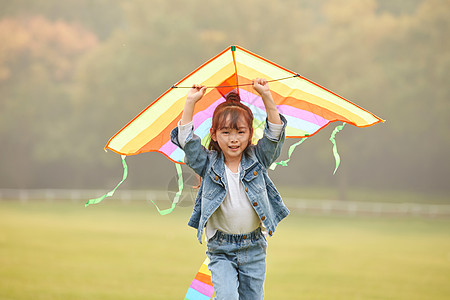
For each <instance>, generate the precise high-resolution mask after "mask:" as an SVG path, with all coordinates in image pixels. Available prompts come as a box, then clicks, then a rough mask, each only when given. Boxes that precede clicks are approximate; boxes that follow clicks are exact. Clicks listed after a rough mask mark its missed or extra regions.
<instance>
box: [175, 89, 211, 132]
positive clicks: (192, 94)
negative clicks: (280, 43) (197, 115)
mask: <svg viewBox="0 0 450 300" xmlns="http://www.w3.org/2000/svg"><path fill="white" fill-rule="evenodd" d="M205 92H206V87H205V86H203V85H200V84H194V85H193V86H192V88H191V89H190V90H189V92H188V95H187V97H186V103H185V104H184V110H183V115H182V116H181V120H180V125H186V124H188V123H190V122H192V117H193V116H194V108H195V104H196V103H197V102H198V101H199V100H200V99H202V97H203V95H205Z"/></svg>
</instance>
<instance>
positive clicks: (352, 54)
mask: <svg viewBox="0 0 450 300" xmlns="http://www.w3.org/2000/svg"><path fill="white" fill-rule="evenodd" d="M26 2H27V1H18V2H8V5H6V8H7V9H5V10H3V13H2V15H3V19H1V21H0V37H2V40H5V41H6V42H5V44H4V46H2V47H1V48H0V95H1V107H2V110H1V112H0V114H1V121H0V136H1V139H2V141H6V144H7V146H6V149H7V153H8V156H9V157H10V158H8V159H4V158H2V169H1V171H0V176H1V177H0V178H2V183H3V185H4V186H18V185H19V184H18V182H19V181H18V178H20V177H26V176H22V175H23V174H24V173H26V174H31V175H29V176H28V177H29V178H27V179H26V180H25V179H23V178H22V179H21V180H22V181H23V183H22V185H25V186H37V185H39V184H45V185H48V186H53V183H54V182H55V179H54V177H55V176H53V177H52V176H49V179H48V181H45V180H43V179H42V178H37V177H36V176H35V174H36V172H38V170H39V168H41V167H42V166H48V165H52V166H54V168H55V170H60V168H61V167H64V168H67V169H68V170H70V172H71V174H72V175H74V177H73V178H72V180H71V182H70V184H72V185H79V186H89V185H91V186H96V187H98V186H101V185H104V184H105V180H106V179H100V178H99V177H98V176H96V175H95V174H100V175H106V174H108V172H110V171H111V170H113V168H115V167H114V165H118V163H117V158H116V157H115V156H114V155H105V154H104V153H102V151H101V149H102V148H103V146H104V145H105V143H106V139H107V138H108V137H110V136H112V135H113V134H114V133H115V132H116V131H117V130H119V129H120V126H122V125H124V124H125V123H126V122H127V121H129V120H130V119H131V118H132V117H134V116H135V115H136V114H137V113H138V112H140V111H141V110H142V109H143V108H145V107H146V106H147V105H148V104H150V103H151V101H152V100H153V99H156V98H157V97H158V96H159V95H160V94H162V93H163V92H164V91H165V90H166V89H168V88H169V87H170V86H171V85H172V84H173V83H175V82H176V81H178V80H179V79H181V78H182V77H183V76H184V75H186V74H188V73H189V72H191V71H192V70H193V69H195V68H196V67H198V66H199V65H200V64H201V63H203V62H204V61H206V60H207V59H209V58H210V57H212V56H214V55H215V54H216V53H217V52H219V51H221V50H223V49H224V48H226V47H227V46H229V45H232V44H238V45H241V46H243V47H245V48H247V49H250V50H252V51H254V52H256V53H258V54H260V55H262V56H264V57H266V58H268V59H270V60H273V61H275V62H277V63H279V64H281V65H283V66H285V67H287V68H289V69H291V70H294V71H296V72H299V73H300V74H302V75H303V76H305V77H307V78H309V79H311V80H313V81H315V82H318V83H320V84H321V85H323V86H326V87H327V88H329V89H331V90H333V91H335V92H337V93H338V94H341V95H342V96H344V97H345V98H347V99H350V100H352V101H354V102H356V103H358V104H359V105H361V106H362V107H364V108H366V109H368V110H370V111H372V112H374V113H376V114H378V115H379V116H380V117H382V118H384V119H386V120H387V122H386V123H385V124H381V125H377V126H374V127H370V128H366V129H357V128H350V126H347V127H346V128H345V130H344V131H343V132H342V133H340V134H339V135H338V140H337V141H338V147H339V149H340V152H341V155H342V159H343V162H342V166H341V169H340V170H339V171H338V174H337V175H336V176H334V177H333V176H331V173H332V171H331V170H332V168H333V167H332V165H333V161H332V159H333V158H332V155H331V145H330V144H329V142H328V137H329V132H330V130H332V128H329V129H325V130H324V132H323V133H321V134H319V135H317V136H315V137H314V138H312V139H311V140H310V141H308V142H307V143H304V144H303V145H302V147H301V148H299V149H298V150H297V151H296V154H294V156H295V159H294V160H293V161H292V162H291V165H290V167H289V168H287V169H285V170H282V171H279V172H277V174H276V175H274V177H276V179H277V181H278V182H280V183H282V184H283V183H284V184H291V185H299V184H300V185H322V184H323V185H330V184H337V183H335V181H337V180H342V182H347V184H352V185H354V186H365V187H373V188H379V187H383V188H410V189H419V190H426V191H430V190H441V191H448V185H447V183H446V178H448V176H449V175H450V160H448V159H447V158H446V152H448V150H447V149H449V146H450V136H449V135H448V133H447V132H446V131H447V129H448V128H449V127H450V105H449V102H448V99H449V86H448V83H447V81H448V78H449V69H450V66H449V64H450V51H449V50H450V45H449V41H448V39H447V37H446V36H447V33H448V31H449V29H450V21H449V20H450V19H449V18H448V15H449V13H450V3H449V2H448V1H445V0H414V1H406V0H405V1H395V2H392V1H387V0H378V1H377V0H349V1H346V2H345V3H344V2H342V1H338V0H320V1H306V0H301V1H298V0H286V1H283V2H282V3H281V2H276V1H270V2H264V3H261V1H256V0H249V1H237V0H229V1H227V2H226V3H225V2H223V1H218V0H211V1H201V0H193V1H189V2H186V1H181V0H171V1H163V0H157V1H145V0H134V1H117V2H111V1H100V2H96V3H97V4H95V6H94V7H93V8H94V11H95V12H96V13H97V14H96V17H99V18H100V19H99V20H100V21H98V23H96V22H95V18H93V17H86V15H85V14H84V12H85V11H86V10H87V8H88V7H90V6H91V5H93V3H94V2H92V1H88V0H85V1H67V2H64V3H65V4H61V3H63V2H58V1H49V2H51V3H57V2H58V4H55V7H57V8H58V9H51V5H44V6H43V7H38V6H37V5H30V6H29V7H27V6H26V5H25V3H26ZM14 3H15V4H14ZM38 15H41V16H38ZM38 104H39V105H38ZM19 117H20V118H21V119H20V121H19V122H18V120H17V118H19ZM37 124H41V125H39V126H38V125H37ZM288 144H289V142H288ZM286 148H287V147H286ZM18 149H20V151H19V150H18ZM11 157H13V159H11ZM148 157H149V159H150V161H151V164H153V165H156V166H158V168H161V169H166V168H167V166H169V165H170V163H169V162H168V161H166V160H165V159H164V158H160V157H159V155H157V154H153V155H149V156H148ZM3 160H5V161H4V162H3ZM136 160H137V159H136ZM19 162H23V164H24V166H23V167H22V168H19V169H15V165H16V164H19ZM68 162H70V163H68ZM74 162H76V163H74ZM132 164H133V163H132ZM149 164H150V163H149ZM68 165H70V167H68ZM89 167H91V168H89ZM92 167H95V168H97V169H96V170H93V169H92ZM119 167H120V166H119ZM139 167H140V168H139ZM136 168H137V170H135V171H134V172H135V173H136V174H138V175H136V177H139V178H146V180H145V181H138V180H136V181H134V182H135V186H142V187H144V186H148V185H149V182H151V183H150V185H156V184H164V182H163V181H161V179H160V177H161V176H160V175H161V174H160V173H158V174H152V172H149V171H148V168H149V166H148V165H147V167H142V166H138V163H137V164H136ZM114 170H115V171H117V172H118V173H120V168H118V169H114ZM60 172H61V171H59V173H60ZM170 172H171V171H170V168H169V170H168V173H170ZM11 174H15V175H14V176H10V175H11ZM329 174H330V175H329ZM118 176H119V175H118ZM58 177H59V178H61V176H58ZM62 178H65V177H64V176H62ZM74 178H75V179H74ZM86 178H87V180H86ZM107 180H116V178H115V177H114V178H113V179H107ZM57 182H61V184H63V185H64V184H65V185H68V184H69V183H67V178H66V179H64V180H63V179H60V181H57ZM108 183H109V181H108Z"/></svg>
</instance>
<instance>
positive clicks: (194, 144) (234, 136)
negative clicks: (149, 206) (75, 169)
mask: <svg viewBox="0 0 450 300" xmlns="http://www.w3.org/2000/svg"><path fill="white" fill-rule="evenodd" d="M253 88H254V89H255V90H256V91H257V92H258V93H259V94H260V96H261V98H262V100H263V102H264V106H265V108H266V112H267V122H266V126H265V130H264V136H263V138H262V139H260V140H259V141H258V143H257V145H252V144H251V143H252V142H251V141H252V136H253V126H252V123H253V114H252V112H251V110H250V109H249V108H248V107H247V106H245V105H244V104H242V103H241V102H240V98H239V95H238V94H236V93H229V94H228V95H227V97H226V101H225V102H224V103H221V104H220V105H219V106H217V108H216V109H215V111H214V114H213V120H212V127H211V129H210V135H211V141H210V144H209V147H208V148H209V150H207V149H205V148H204V147H203V146H202V145H201V140H200V138H199V137H197V136H196V135H194V134H193V125H192V116H193V112H194V107H195V104H196V103H197V102H198V101H199V100H200V99H201V98H202V97H203V95H204V94H205V91H206V87H204V86H201V85H194V86H193V87H192V89H190V90H189V92H188V95H187V99H186V103H185V107H184V111H183V115H182V117H181V120H180V122H179V124H178V127H177V128H175V129H174V130H173V131H172V135H171V139H172V142H173V143H175V144H176V145H177V146H179V147H181V148H182V149H183V150H184V152H185V155H186V156H185V163H186V164H187V165H188V166H189V167H191V168H192V169H193V170H194V171H195V172H196V173H197V174H198V175H200V176H201V177H202V178H203V180H202V182H201V186H200V189H199V192H198V194H197V199H196V201H195V205H194V210H193V212H192V216H191V218H190V220H189V223H188V224H189V225H190V226H192V227H194V228H196V229H197V238H198V240H199V241H200V243H201V238H202V234H203V230H204V228H205V229H206V230H205V233H206V240H207V248H208V249H207V252H206V254H207V256H208V258H209V259H210V263H209V265H208V268H209V269H210V270H211V275H212V276H211V279H212V282H213V286H214V290H215V292H216V296H217V298H216V299H224V300H234V299H236V300H237V299H251V300H257V299H263V298H264V279H265V273H266V247H267V242H266V238H265V236H266V235H269V236H271V235H272V234H273V232H274V231H275V228H276V226H277V224H278V223H279V222H280V221H281V220H282V219H283V218H285V217H286V216H287V215H288V214H289V210H288V209H287V208H286V206H285V205H284V203H283V202H282V200H281V197H280V194H279V193H278V191H277V190H276V188H275V186H274V184H273V183H272V181H271V180H270V178H269V176H268V175H267V168H268V167H269V166H270V165H271V164H272V163H273V162H274V161H275V159H276V158H278V156H279V154H280V151H281V147H282V145H283V142H284V138H285V134H284V128H285V127H286V119H285V118H284V117H283V116H282V115H280V114H279V113H278V110H277V107H276V105H275V103H274V101H273V98H272V95H271V93H270V89H269V85H268V83H267V81H266V80H264V79H259V78H257V79H255V80H254V81H253Z"/></svg>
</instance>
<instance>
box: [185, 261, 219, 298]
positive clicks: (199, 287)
mask: <svg viewBox="0 0 450 300" xmlns="http://www.w3.org/2000/svg"><path fill="white" fill-rule="evenodd" d="M208 264H209V259H208V258H206V259H205V261H204V262H203V264H202V266H201V267H200V270H199V271H198V273H197V275H196V276H195V278H194V280H192V283H191V285H190V286H189V289H188V291H187V293H186V296H184V300H209V299H211V297H212V296H213V294H214V287H213V284H212V282H211V272H210V271H209V269H208Z"/></svg>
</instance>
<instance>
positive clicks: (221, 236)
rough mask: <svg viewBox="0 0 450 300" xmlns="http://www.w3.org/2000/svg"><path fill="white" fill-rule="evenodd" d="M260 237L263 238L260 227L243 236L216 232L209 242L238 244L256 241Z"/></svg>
mask: <svg viewBox="0 0 450 300" xmlns="http://www.w3.org/2000/svg"><path fill="white" fill-rule="evenodd" d="M261 237H263V234H262V232H261V227H258V228H257V229H256V230H254V231H252V232H249V233H243V234H230V233H224V232H222V231H219V230H217V232H216V234H215V235H214V237H213V238H211V240H223V241H226V242H228V243H240V242H243V241H256V240H259V239H260V238H261Z"/></svg>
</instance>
